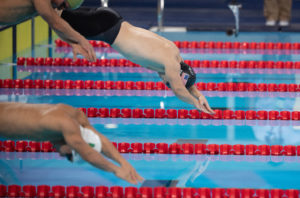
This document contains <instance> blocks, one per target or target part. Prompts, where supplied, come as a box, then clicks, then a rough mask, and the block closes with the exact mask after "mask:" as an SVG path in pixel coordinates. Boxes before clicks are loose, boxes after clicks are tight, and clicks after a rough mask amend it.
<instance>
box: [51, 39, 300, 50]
mask: <svg viewBox="0 0 300 198" xmlns="http://www.w3.org/2000/svg"><path fill="white" fill-rule="evenodd" d="M89 42H90V44H91V45H92V46H93V47H111V46H110V45H109V44H107V43H105V42H103V41H95V40H90V41H89ZM174 44H175V45H176V46H177V47H178V48H192V49H196V48H199V49H242V50H248V49H250V50H265V49H268V50H299V49H300V43H281V42H278V43H274V42H222V41H174ZM55 45H56V47H70V45H69V44H68V43H67V42H65V41H62V40H61V39H56V40H55Z"/></svg>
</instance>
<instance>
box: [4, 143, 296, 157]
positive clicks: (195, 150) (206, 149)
mask: <svg viewBox="0 0 300 198" xmlns="http://www.w3.org/2000/svg"><path fill="white" fill-rule="evenodd" d="M113 144H114V146H115V147H116V148H117V149H118V151H119V152H120V153H133V154H141V153H145V154H151V153H156V154H196V155H261V156H300V146H295V145H285V146H283V145H271V146H270V145H254V144H248V145H243V144H235V145H229V144H220V145H219V144H201V143H199V144H191V143H184V144H178V143H172V144H167V143H163V142H161V143H153V142H147V143H140V142H134V143H128V142H120V143H116V142H113ZM0 151H2V152H56V151H55V149H54V148H53V144H52V143H51V142H49V141H46V142H35V141H23V140H20V141H16V142H15V141H12V140H5V141H3V142H1V141H0Z"/></svg>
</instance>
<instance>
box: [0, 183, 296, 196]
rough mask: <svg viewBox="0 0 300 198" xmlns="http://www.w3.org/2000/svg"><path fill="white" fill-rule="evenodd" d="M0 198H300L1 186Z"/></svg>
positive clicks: (253, 192)
mask: <svg viewBox="0 0 300 198" xmlns="http://www.w3.org/2000/svg"><path fill="white" fill-rule="evenodd" d="M0 197H43V198H50V197H55V198H64V197H67V198H83V197H84V198H200V197H201V198H227V197H230V198H254V197H259V198H282V197H286V198H299V190H296V189H285V190H283V189H240V188H179V187H168V188H167V187H162V186H161V187H140V188H137V187H121V186H111V187H108V186H95V187H94V186H61V185H56V186H49V185H24V186H20V185H7V186H6V185H0Z"/></svg>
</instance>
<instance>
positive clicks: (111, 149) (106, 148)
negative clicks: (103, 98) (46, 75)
mask: <svg viewBox="0 0 300 198" xmlns="http://www.w3.org/2000/svg"><path fill="white" fill-rule="evenodd" d="M76 120H77V121H78V123H79V124H80V125H81V126H83V127H85V128H89V129H91V130H93V131H94V132H95V133H96V134H97V135H99V136H100V139H101V143H102V151H101V152H102V153H103V154H104V155H105V156H106V157H108V158H110V159H112V160H114V161H115V162H117V163H118V164H120V166H121V168H119V169H117V170H116V172H115V174H116V176H118V177H120V178H122V179H125V180H127V181H129V182H131V183H134V184H136V183H137V182H138V181H142V180H143V178H142V177H141V176H140V175H139V174H138V173H137V172H136V170H135V169H134V168H133V167H132V166H131V165H130V164H129V163H128V162H127V161H126V160H125V159H124V158H123V157H122V155H121V154H120V153H119V151H118V150H117V149H116V148H115V146H114V145H113V144H112V143H111V142H110V141H109V140H108V139H107V138H106V137H105V136H104V135H102V134H101V133H99V132H98V131H96V129H95V128H94V127H93V126H91V125H90V122H89V121H88V119H87V117H86V116H85V115H84V113H83V112H82V111H78V113H77V118H76ZM79 154H80V153H79Z"/></svg>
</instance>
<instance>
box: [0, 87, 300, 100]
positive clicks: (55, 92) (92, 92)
mask: <svg viewBox="0 0 300 198" xmlns="http://www.w3.org/2000/svg"><path fill="white" fill-rule="evenodd" d="M201 93H202V94H203V95H204V96H206V97H220V98H223V97H239V98H297V97H299V96H300V93H299V92H244V91H243V92H238V91H235V92H230V91H201ZM0 95H27V96H42V95H44V96H140V97H165V96H167V97H175V95H174V93H173V92H172V91H167V90H163V91H157V90H103V89H22V88H21V89H19V88H0Z"/></svg>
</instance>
